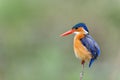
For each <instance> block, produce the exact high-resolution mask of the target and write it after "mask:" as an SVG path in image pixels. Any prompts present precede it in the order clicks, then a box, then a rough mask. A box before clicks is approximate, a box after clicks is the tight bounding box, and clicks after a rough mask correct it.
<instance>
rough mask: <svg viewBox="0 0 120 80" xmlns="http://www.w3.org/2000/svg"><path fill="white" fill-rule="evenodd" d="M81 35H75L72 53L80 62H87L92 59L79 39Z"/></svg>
mask: <svg viewBox="0 0 120 80" xmlns="http://www.w3.org/2000/svg"><path fill="white" fill-rule="evenodd" d="M83 37H84V35H83V34H77V35H76V36H75V37H74V52H75V55H76V57H77V58H80V59H81V60H84V61H88V60H90V59H91V58H92V56H91V54H90V52H89V51H88V50H87V49H86V47H84V46H83V44H82V43H81V41H80V39H81V38H83Z"/></svg>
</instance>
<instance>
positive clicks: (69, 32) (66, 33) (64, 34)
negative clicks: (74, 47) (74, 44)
mask: <svg viewBox="0 0 120 80" xmlns="http://www.w3.org/2000/svg"><path fill="white" fill-rule="evenodd" d="M74 32H75V30H73V29H71V30H69V31H67V32H65V33H63V34H61V35H60V36H67V35H69V34H72V33H74Z"/></svg>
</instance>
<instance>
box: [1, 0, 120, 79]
mask: <svg viewBox="0 0 120 80" xmlns="http://www.w3.org/2000/svg"><path fill="white" fill-rule="evenodd" d="M78 22H84V23H86V24H87V26H88V28H89V30H90V34H91V35H92V36H93V37H94V39H95V40H96V41H97V42H98V44H99V45H100V47H101V56H100V57H99V58H98V60H97V61H96V62H95V63H94V65H93V66H92V67H91V68H88V65H87V64H86V65H85V75H84V80H120V42H119V39H120V35H119V34H120V0H0V80H79V73H80V71H81V65H80V61H79V60H78V59H76V57H75V55H74V52H73V36H74V35H70V36H67V37H59V35H60V34H61V33H63V32H65V31H67V30H69V29H71V27H72V26H73V25H74V24H76V23H78Z"/></svg>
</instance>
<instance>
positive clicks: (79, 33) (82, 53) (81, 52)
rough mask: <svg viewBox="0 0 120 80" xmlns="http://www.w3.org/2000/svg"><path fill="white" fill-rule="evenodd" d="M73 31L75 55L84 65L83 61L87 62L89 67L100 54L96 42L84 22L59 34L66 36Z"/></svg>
mask: <svg viewBox="0 0 120 80" xmlns="http://www.w3.org/2000/svg"><path fill="white" fill-rule="evenodd" d="M72 33H75V37H74V41H73V43H74V44H73V47H74V53H75V56H76V57H77V58H78V59H80V60H81V64H82V65H83V67H84V64H85V62H89V67H91V65H92V64H93V62H94V61H95V60H96V59H97V57H98V56H99V55H100V47H99V45H98V44H97V42H96V41H95V40H94V39H93V38H92V36H91V35H90V34H89V30H88V28H87V26H86V24H85V23H78V24H76V25H74V26H73V27H72V29H70V30H69V31H67V32H65V33H63V34H61V35H60V36H67V35H69V34H72Z"/></svg>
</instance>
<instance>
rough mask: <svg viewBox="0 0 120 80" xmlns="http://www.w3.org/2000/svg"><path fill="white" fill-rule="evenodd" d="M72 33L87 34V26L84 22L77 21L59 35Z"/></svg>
mask: <svg viewBox="0 0 120 80" xmlns="http://www.w3.org/2000/svg"><path fill="white" fill-rule="evenodd" d="M72 33H75V34H79V33H82V34H88V33H89V31H88V28H87V26H86V25H85V24H84V23H78V24H76V25H74V26H73V27H72V29H71V30H69V31H67V32H65V33H63V34H61V36H67V35H69V34H72Z"/></svg>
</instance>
